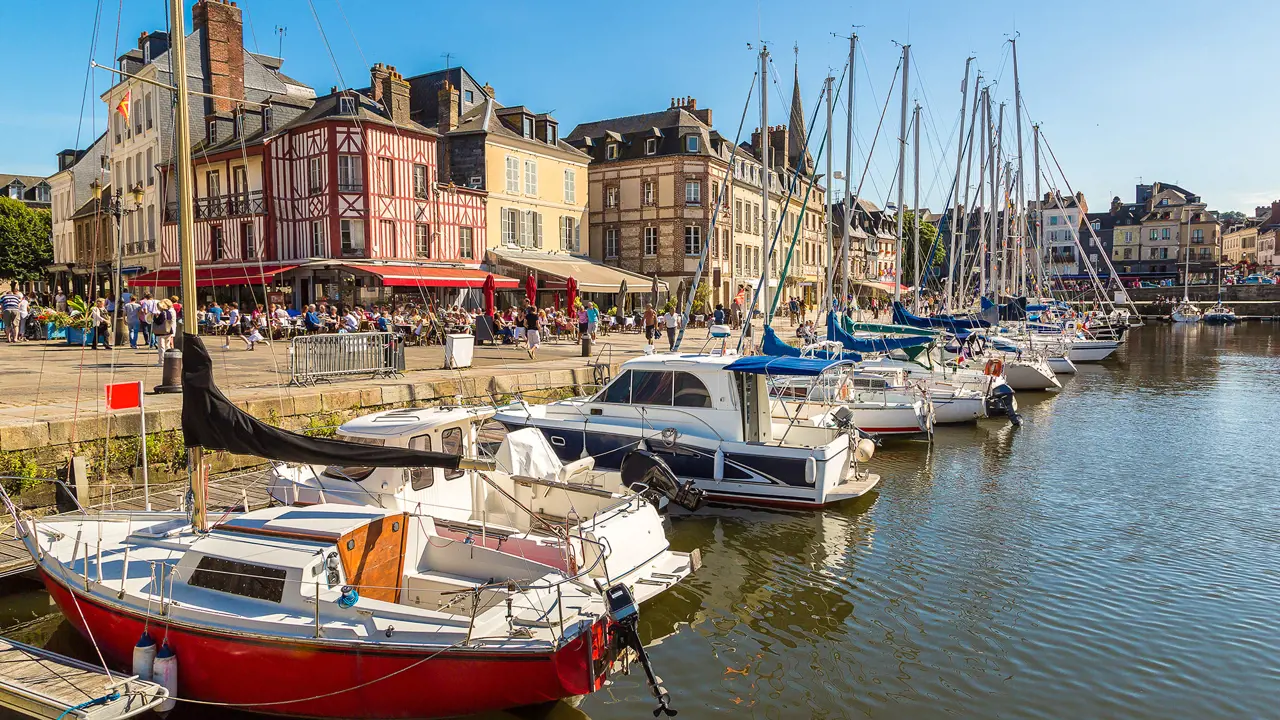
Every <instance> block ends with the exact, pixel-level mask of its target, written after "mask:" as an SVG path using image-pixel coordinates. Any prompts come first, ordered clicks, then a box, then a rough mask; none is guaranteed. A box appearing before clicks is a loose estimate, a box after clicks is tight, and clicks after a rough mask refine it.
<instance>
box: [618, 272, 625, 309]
mask: <svg viewBox="0 0 1280 720" xmlns="http://www.w3.org/2000/svg"><path fill="white" fill-rule="evenodd" d="M618 312H620V313H622V314H624V315H625V314H626V312H627V279H626V278H623V279H622V282H620V283H618Z"/></svg>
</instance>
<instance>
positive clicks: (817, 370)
mask: <svg viewBox="0 0 1280 720" xmlns="http://www.w3.org/2000/svg"><path fill="white" fill-rule="evenodd" d="M852 364H853V361H852V360H819V359H816V358H799V357H774V356H772V355H748V356H747V357H741V358H738V359H737V360H734V361H733V362H731V363H729V364H728V365H726V366H725V369H726V370H733V371H734V372H741V373H749V374H751V375H796V376H803V377H814V376H817V375H821V374H822V373H824V372H826V371H827V370H829V369H831V368H833V367H838V366H840V365H852Z"/></svg>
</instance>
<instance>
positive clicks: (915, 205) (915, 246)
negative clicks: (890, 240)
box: [911, 103, 924, 313]
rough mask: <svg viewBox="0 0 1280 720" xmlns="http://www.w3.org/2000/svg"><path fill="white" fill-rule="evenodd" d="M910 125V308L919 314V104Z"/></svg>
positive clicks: (920, 273)
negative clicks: (912, 291) (912, 272)
mask: <svg viewBox="0 0 1280 720" xmlns="http://www.w3.org/2000/svg"><path fill="white" fill-rule="evenodd" d="M911 124H912V126H913V127H914V128H915V129H914V130H913V131H912V133H913V135H912V138H911V150H912V153H913V155H914V159H913V166H912V171H911V180H912V184H913V185H914V189H913V190H912V196H911V213H912V214H911V219H912V223H911V226H912V231H911V247H912V250H913V252H912V254H913V255H915V261H916V262H915V265H916V267H915V272H916V274H915V279H916V283H915V285H916V289H915V303H913V304H912V307H913V308H914V309H915V311H916V312H917V313H918V312H920V302H921V298H920V287H921V286H922V285H924V274H923V271H924V259H923V258H921V257H920V255H921V247H920V103H916V107H915V110H913V111H912V113H911Z"/></svg>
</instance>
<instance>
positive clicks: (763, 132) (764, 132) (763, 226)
mask: <svg viewBox="0 0 1280 720" xmlns="http://www.w3.org/2000/svg"><path fill="white" fill-rule="evenodd" d="M768 78H769V48H768V46H762V47H761V48H760V83H761V84H760V165H761V170H762V172H761V173H760V252H761V253H762V254H763V257H762V260H763V261H764V262H762V263H761V264H760V282H761V283H763V284H764V287H763V288H762V292H763V298H764V312H765V316H764V324H765V326H768V325H769V308H770V306H771V302H770V300H771V298H770V297H769V275H770V272H769V262H770V261H771V260H772V259H773V252H772V251H773V248H771V247H770V246H769V142H770V140H771V139H772V138H770V137H769V93H768V92H767V90H768ZM756 295H757V296H760V295H761V293H756ZM750 321H751V318H750V316H748V317H747V322H750Z"/></svg>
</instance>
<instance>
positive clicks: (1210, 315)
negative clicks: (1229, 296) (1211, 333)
mask: <svg viewBox="0 0 1280 720" xmlns="http://www.w3.org/2000/svg"><path fill="white" fill-rule="evenodd" d="M1204 321H1205V322H1206V323H1209V324H1211V325H1234V324H1235V323H1236V322H1238V321H1239V319H1238V318H1237V317H1236V313H1235V311H1234V310H1232V309H1231V308H1229V307H1227V306H1226V305H1223V304H1222V265H1220V264H1219V265H1218V301H1217V302H1216V303H1214V304H1213V307H1211V308H1209V309H1208V310H1205V311H1204Z"/></svg>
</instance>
